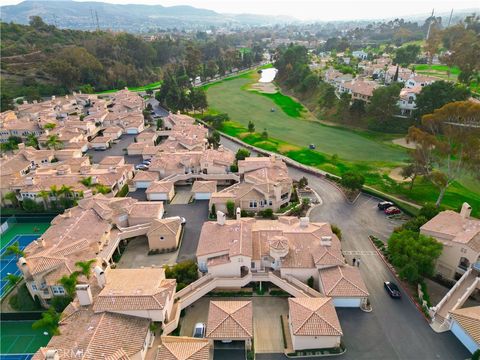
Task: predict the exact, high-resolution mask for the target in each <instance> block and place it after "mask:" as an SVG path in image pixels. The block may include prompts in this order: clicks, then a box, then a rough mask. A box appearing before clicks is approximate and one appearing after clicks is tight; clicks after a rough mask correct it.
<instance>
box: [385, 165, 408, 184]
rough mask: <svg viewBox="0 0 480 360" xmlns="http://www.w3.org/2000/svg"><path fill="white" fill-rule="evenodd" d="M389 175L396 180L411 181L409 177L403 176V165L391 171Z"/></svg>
mask: <svg viewBox="0 0 480 360" xmlns="http://www.w3.org/2000/svg"><path fill="white" fill-rule="evenodd" d="M388 177H389V178H390V179H392V180H395V181H396V182H400V183H401V182H409V181H410V180H409V179H404V178H403V176H402V168H401V167H396V168H395V169H393V170H392V171H390V174H388Z"/></svg>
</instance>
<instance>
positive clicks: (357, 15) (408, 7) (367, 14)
mask: <svg viewBox="0 0 480 360" xmlns="http://www.w3.org/2000/svg"><path fill="white" fill-rule="evenodd" d="M89 1H92V0H89ZM93 1H95V0H93ZM102 1H103V2H109V3H116V4H149V5H163V6H173V5H191V6H195V7H198V8H204V9H210V10H214V11H216V12H219V13H231V14H239V13H250V14H261V15H289V16H292V17H295V18H297V19H299V20H354V19H383V18H395V17H402V16H409V15H424V14H426V13H430V12H431V11H432V9H433V8H435V12H436V13H441V12H450V10H451V9H452V8H453V9H454V11H455V10H461V9H479V8H480V6H479V4H480V2H479V1H478V0H476V1H471V0H470V1H468V0H467V1H464V0H458V1H455V0H453V1H452V0H436V1H422V0H369V1H359V0H357V1H352V0H336V1H331V0H288V1H286V0H102ZM19 2H21V1H19V0H2V1H1V3H2V5H10V4H17V3H19Z"/></svg>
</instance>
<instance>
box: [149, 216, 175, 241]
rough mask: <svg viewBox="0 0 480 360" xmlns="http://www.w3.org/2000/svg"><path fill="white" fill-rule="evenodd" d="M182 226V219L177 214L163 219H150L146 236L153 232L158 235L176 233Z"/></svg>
mask: <svg viewBox="0 0 480 360" xmlns="http://www.w3.org/2000/svg"><path fill="white" fill-rule="evenodd" d="M181 227H182V220H181V219H180V217H179V216H174V217H169V218H165V219H155V220H153V221H152V224H151V225H150V228H149V229H148V232H147V236H148V235H150V234H153V233H156V235H158V236H160V235H161V234H173V235H177V234H178V232H179V231H180V229H181Z"/></svg>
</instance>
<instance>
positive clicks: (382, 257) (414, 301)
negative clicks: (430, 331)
mask: <svg viewBox="0 0 480 360" xmlns="http://www.w3.org/2000/svg"><path fill="white" fill-rule="evenodd" d="M368 240H370V243H371V244H372V246H373V247H374V248H375V251H376V252H377V254H378V256H380V258H381V259H382V260H383V262H384V263H385V265H387V268H388V269H389V270H390V272H391V273H392V275H393V276H394V277H395V279H396V280H397V282H398V283H399V284H401V286H402V288H403V292H404V293H406V294H407V296H408V297H409V299H410V300H411V301H412V302H413V304H414V305H415V307H416V308H417V310H418V311H419V312H420V314H422V316H423V318H424V319H425V321H426V322H427V323H428V324H429V325H430V322H431V321H430V319H428V318H427V317H426V316H425V314H424V313H423V309H422V307H421V306H420V305H419V304H418V303H417V301H416V300H415V299H414V297H413V296H412V294H411V293H410V289H409V288H408V286H405V283H404V282H403V281H402V280H400V278H399V277H398V275H397V272H396V271H395V268H394V267H393V265H392V264H390V263H389V262H388V261H387V259H385V256H384V255H383V254H382V252H381V251H380V250H379V249H378V248H377V247H376V246H375V244H374V243H373V241H372V239H370V236H369V237H368Z"/></svg>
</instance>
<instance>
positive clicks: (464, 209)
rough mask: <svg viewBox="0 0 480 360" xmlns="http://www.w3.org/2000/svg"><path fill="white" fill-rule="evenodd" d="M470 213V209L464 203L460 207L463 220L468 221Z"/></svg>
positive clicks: (468, 205)
mask: <svg viewBox="0 0 480 360" xmlns="http://www.w3.org/2000/svg"><path fill="white" fill-rule="evenodd" d="M471 212H472V207H471V206H470V204H468V203H466V202H464V203H463V205H462V210H460V215H461V216H462V218H463V219H468V218H469V217H470V213H471Z"/></svg>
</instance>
